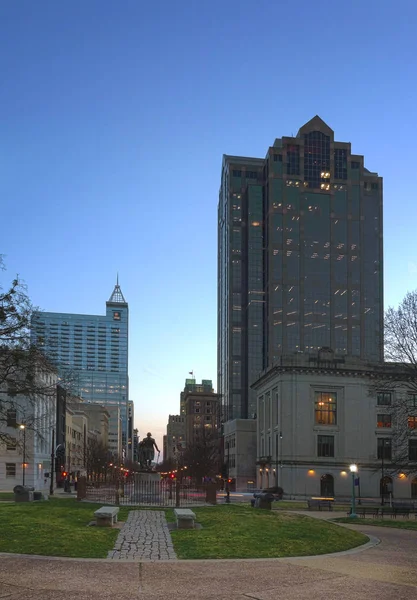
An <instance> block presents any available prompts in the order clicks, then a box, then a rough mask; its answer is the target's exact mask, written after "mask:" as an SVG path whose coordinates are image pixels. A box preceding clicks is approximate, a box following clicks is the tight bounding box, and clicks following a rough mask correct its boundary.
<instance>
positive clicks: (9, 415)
mask: <svg viewBox="0 0 417 600" xmlns="http://www.w3.org/2000/svg"><path fill="white" fill-rule="evenodd" d="M16 419H17V414H16V411H15V410H14V409H13V408H9V409H8V410H7V411H6V422H7V427H17V421H16Z"/></svg>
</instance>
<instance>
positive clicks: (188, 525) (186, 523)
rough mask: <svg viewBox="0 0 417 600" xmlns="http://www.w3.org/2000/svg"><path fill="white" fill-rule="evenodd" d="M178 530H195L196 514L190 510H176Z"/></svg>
mask: <svg viewBox="0 0 417 600" xmlns="http://www.w3.org/2000/svg"><path fill="white" fill-rule="evenodd" d="M174 515H175V518H176V519H177V529H194V521H195V513H193V511H192V510H190V509H189V508H175V509H174Z"/></svg>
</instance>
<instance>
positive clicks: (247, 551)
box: [0, 498, 414, 559]
mask: <svg viewBox="0 0 417 600" xmlns="http://www.w3.org/2000/svg"><path fill="white" fill-rule="evenodd" d="M100 506H101V504H90V503H80V502H77V501H76V500H75V499H73V498H68V499H61V498H60V499H57V498H52V499H50V500H49V501H48V502H33V503H21V504H14V503H13V504H6V503H5V504H2V505H1V504H0V522H1V524H2V525H1V527H0V552H12V553H22V554H40V555H45V556H69V557H73V558H105V557H106V556H107V552H108V551H109V550H110V549H111V548H112V547H113V545H114V541H115V539H116V537H117V535H118V533H119V530H118V529H112V528H106V527H87V524H88V523H89V522H90V521H92V520H93V519H94V511H95V510H96V509H97V508H99V507H100ZM135 509H136V510H137V507H121V508H120V512H119V520H120V521H125V520H126V519H127V516H128V513H129V511H130V510H135ZM193 510H194V511H195V513H196V515H197V521H198V522H199V523H201V525H202V526H203V528H202V529H201V530H199V529H196V530H192V531H184V530H174V531H172V539H173V542H174V547H175V551H176V553H177V556H178V557H179V558H185V559H187V558H188V559H190V558H273V557H280V556H305V555H310V554H323V553H327V552H338V551H341V550H347V549H349V548H353V547H355V546H358V545H360V544H363V543H365V542H366V540H367V538H366V536H364V535H363V534H361V533H358V532H357V531H352V530H350V529H346V528H343V527H339V526H337V525H334V524H332V523H327V522H324V521H320V520H318V519H312V518H309V517H306V516H303V515H297V514H295V513H292V514H291V513H285V512H281V511H263V510H255V509H252V508H250V507H248V506H242V505H240V506H239V505H232V506H224V505H223V506H214V507H207V508H198V507H196V508H193ZM165 512H166V516H167V520H168V521H171V522H172V521H174V520H175V519H174V511H173V510H166V511H165ZM349 522H350V521H349ZM362 523H363V521H362ZM375 524H376V523H375ZM387 524H388V522H384V525H387ZM410 524H411V523H410ZM413 524H414V523H413ZM404 525H407V523H405V522H404Z"/></svg>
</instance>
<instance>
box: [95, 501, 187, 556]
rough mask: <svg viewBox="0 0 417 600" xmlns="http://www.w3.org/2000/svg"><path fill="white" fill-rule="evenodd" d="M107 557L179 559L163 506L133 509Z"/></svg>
mask: <svg viewBox="0 0 417 600" xmlns="http://www.w3.org/2000/svg"><path fill="white" fill-rule="evenodd" d="M107 558H113V559H115V560H118V559H124V560H126V559H132V560H173V559H176V558H177V557H176V554H175V552H174V546H173V544H172V540H171V535H170V533H169V530H168V525H167V522H166V519H165V513H164V512H163V511H161V510H132V511H130V513H129V516H128V519H127V521H126V523H125V524H124V525H123V527H122V529H121V530H120V533H119V535H118V537H117V540H116V542H115V544H114V548H113V550H110V552H109V553H108V555H107Z"/></svg>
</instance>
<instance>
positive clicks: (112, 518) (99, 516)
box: [94, 506, 120, 527]
mask: <svg viewBox="0 0 417 600" xmlns="http://www.w3.org/2000/svg"><path fill="white" fill-rule="evenodd" d="M119 510H120V508H119V507H118V506H102V507H101V508H99V509H98V510H96V511H95V513H94V516H95V517H96V524H97V526H98V527H112V526H113V524H114V523H117V515H118V513H119Z"/></svg>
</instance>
